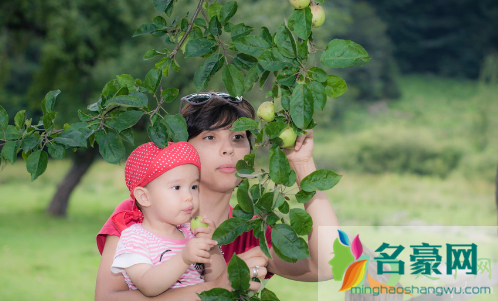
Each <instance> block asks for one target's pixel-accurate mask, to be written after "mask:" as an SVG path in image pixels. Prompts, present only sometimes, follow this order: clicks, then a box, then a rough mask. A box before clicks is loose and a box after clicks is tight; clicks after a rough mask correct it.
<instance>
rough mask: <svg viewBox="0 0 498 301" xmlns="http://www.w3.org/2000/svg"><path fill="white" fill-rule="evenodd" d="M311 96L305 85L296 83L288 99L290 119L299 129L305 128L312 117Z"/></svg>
mask: <svg viewBox="0 0 498 301" xmlns="http://www.w3.org/2000/svg"><path fill="white" fill-rule="evenodd" d="M313 102H314V100H313V96H312V95H311V93H310V91H309V90H308V89H306V86H305V85H300V84H299V85H296V86H295V87H294V89H293V90H292V97H291V99H290V113H291V117H292V121H293V122H294V124H296V126H297V127H299V128H300V129H305V128H306V126H308V124H309V123H310V122H311V119H312V118H313V111H314V109H313Z"/></svg>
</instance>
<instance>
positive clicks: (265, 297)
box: [261, 288, 280, 301]
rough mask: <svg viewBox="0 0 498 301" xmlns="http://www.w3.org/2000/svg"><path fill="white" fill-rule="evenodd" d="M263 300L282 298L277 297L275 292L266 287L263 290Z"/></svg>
mask: <svg viewBox="0 0 498 301" xmlns="http://www.w3.org/2000/svg"><path fill="white" fill-rule="evenodd" d="M261 301H280V300H279V299H278V298H277V295H275V293H274V292H272V291H270V290H269V289H267V288H264V289H263V290H262V291H261Z"/></svg>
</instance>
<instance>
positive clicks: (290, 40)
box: [275, 24, 297, 58]
mask: <svg viewBox="0 0 498 301" xmlns="http://www.w3.org/2000/svg"><path fill="white" fill-rule="evenodd" d="M275 42H276V44H277V48H278V50H279V51H280V53H282V55H284V56H286V57H288V58H295V57H297V50H296V41H294V37H293V36H292V33H291V32H290V30H289V29H288V28H287V26H285V24H282V25H280V27H279V28H278V30H277V34H276V36H275Z"/></svg>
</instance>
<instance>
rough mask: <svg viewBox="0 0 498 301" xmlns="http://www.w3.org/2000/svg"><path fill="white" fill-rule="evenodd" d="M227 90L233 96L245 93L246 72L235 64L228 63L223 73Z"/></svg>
mask: <svg viewBox="0 0 498 301" xmlns="http://www.w3.org/2000/svg"><path fill="white" fill-rule="evenodd" d="M221 76H222V79H223V83H224V84H225V88H226V89H227V92H228V93H229V94H230V95H232V96H242V94H244V73H242V71H240V70H239V69H238V68H237V67H236V66H235V65H233V64H228V65H227V66H225V68H223V72H222V74H221Z"/></svg>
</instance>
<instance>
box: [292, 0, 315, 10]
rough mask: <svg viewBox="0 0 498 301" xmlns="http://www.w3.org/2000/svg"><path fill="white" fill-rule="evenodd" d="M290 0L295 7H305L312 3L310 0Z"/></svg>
mask: <svg viewBox="0 0 498 301" xmlns="http://www.w3.org/2000/svg"><path fill="white" fill-rule="evenodd" d="M289 2H290V4H291V5H292V6H293V7H294V8H295V9H303V8H305V7H308V6H309V5H310V0H289Z"/></svg>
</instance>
